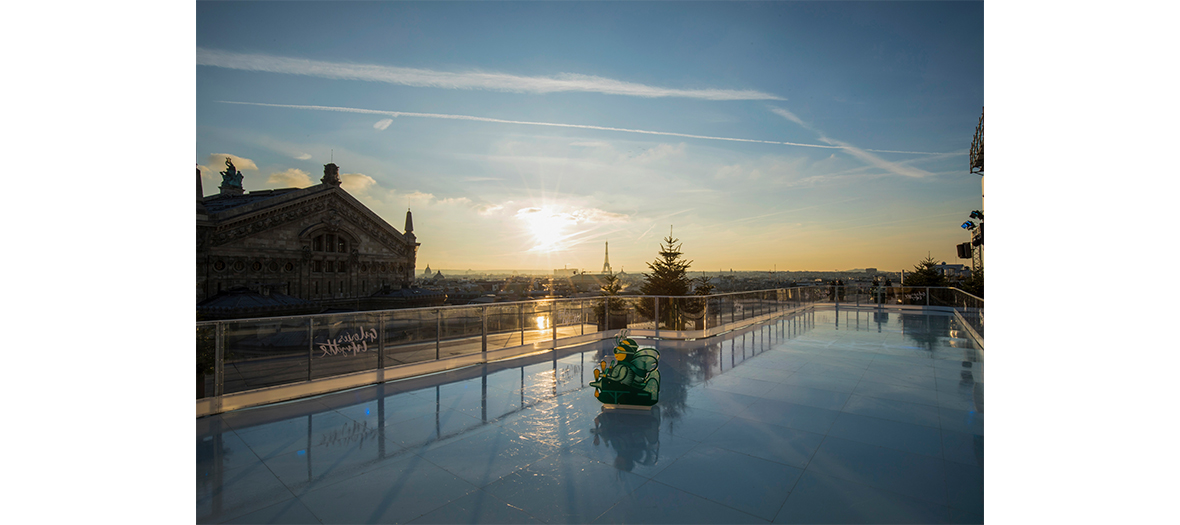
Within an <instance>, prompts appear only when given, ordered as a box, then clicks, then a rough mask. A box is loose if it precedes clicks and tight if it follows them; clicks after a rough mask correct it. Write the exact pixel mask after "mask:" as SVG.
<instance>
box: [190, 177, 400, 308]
mask: <svg viewBox="0 0 1180 525" xmlns="http://www.w3.org/2000/svg"><path fill="white" fill-rule="evenodd" d="M226 166H227V170H226V171H224V172H221V175H222V179H223V181H222V184H221V186H220V188H219V189H220V193H219V194H217V195H212V196H209V197H205V196H204V195H203V192H202V190H201V175H200V170H199V169H198V170H197V302H198V303H201V302H202V301H205V300H207V299H210V298H212V297H214V296H216V295H217V294H219V293H221V292H227V291H228V290H230V289H231V288H241V287H245V288H248V289H250V290H253V291H255V292H258V293H260V294H263V295H267V294H271V293H274V294H282V295H286V296H291V297H295V298H298V299H303V300H306V301H311V302H314V303H317V304H318V305H319V306H320V307H322V308H324V309H327V308H340V309H349V310H366V309H370V308H374V307H388V306H387V305H371V304H369V303H370V302H371V301H370V300H369V298H370V297H373V296H378V295H382V294H385V295H388V294H389V292H391V291H394V290H399V289H401V288H409V286H410V283H411V282H412V281H413V280H414V263H415V258H416V255H417V252H418V246H419V243H418V242H417V239H416V238H415V236H414V224H413V219H412V217H411V215H410V212H409V211H406V225H405V231H404V233H403V232H399V231H397V230H396V229H395V228H394V227H393V226H391V225H389V223H387V222H385V220H383V219H382V218H381V217H379V216H377V214H375V213H373V212H372V211H371V210H369V209H368V208H367V207H365V205H363V204H361V203H360V202H359V201H357V200H356V198H354V197H353V196H352V195H349V194H348V192H347V191H345V190H344V189H342V188H341V187H340V174H339V167H337V166H336V164H327V165H325V166H324V177H323V178H322V179H320V184H317V185H315V186H311V187H308V188H303V189H298V188H284V189H274V190H261V191H251V192H246V191H244V190H243V189H242V182H241V181H242V178H241V173H240V172H238V171H237V170H236V169H235V168H234V166H233V164H232V163H231V162H230V160H229V159H226Z"/></svg>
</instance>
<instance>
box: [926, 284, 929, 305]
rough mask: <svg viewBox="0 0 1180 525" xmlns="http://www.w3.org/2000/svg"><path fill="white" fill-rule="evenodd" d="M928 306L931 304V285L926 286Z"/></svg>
mask: <svg viewBox="0 0 1180 525" xmlns="http://www.w3.org/2000/svg"><path fill="white" fill-rule="evenodd" d="M926 306H930V287H929V286H927V287H926Z"/></svg>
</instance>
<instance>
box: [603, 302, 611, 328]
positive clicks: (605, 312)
mask: <svg viewBox="0 0 1180 525" xmlns="http://www.w3.org/2000/svg"><path fill="white" fill-rule="evenodd" d="M602 314H603V315H604V316H606V320H604V321H603V323H604V324H603V325H602V326H603V331H607V330H610V296H609V295H608V296H606V297H605V298H603V299H602Z"/></svg>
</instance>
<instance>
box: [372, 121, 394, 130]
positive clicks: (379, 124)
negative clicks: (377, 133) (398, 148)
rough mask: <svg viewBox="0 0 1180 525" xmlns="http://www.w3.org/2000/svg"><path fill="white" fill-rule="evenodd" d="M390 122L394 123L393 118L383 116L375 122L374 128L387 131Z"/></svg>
mask: <svg viewBox="0 0 1180 525" xmlns="http://www.w3.org/2000/svg"><path fill="white" fill-rule="evenodd" d="M390 124H393V119H391V118H383V119H381V120H378V121H377V122H374V123H373V129H377V130H381V131H385V128H388V127H389V125H390Z"/></svg>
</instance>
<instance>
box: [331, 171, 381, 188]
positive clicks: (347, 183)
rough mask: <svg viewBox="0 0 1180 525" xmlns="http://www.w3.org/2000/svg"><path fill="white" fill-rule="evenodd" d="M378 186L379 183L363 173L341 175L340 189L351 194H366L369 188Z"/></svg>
mask: <svg viewBox="0 0 1180 525" xmlns="http://www.w3.org/2000/svg"><path fill="white" fill-rule="evenodd" d="M375 186H377V181H376V180H375V179H373V177H370V176H368V175H365V174H363V173H341V174H340V187H341V188H344V189H345V190H347V191H348V192H349V193H365V192H367V191H369V188H372V187H375Z"/></svg>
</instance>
